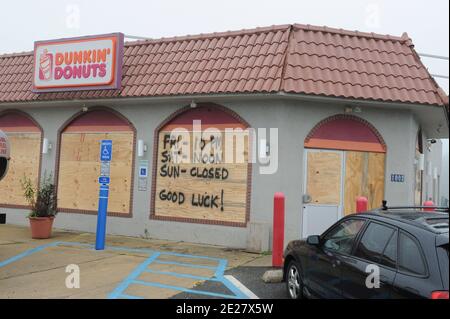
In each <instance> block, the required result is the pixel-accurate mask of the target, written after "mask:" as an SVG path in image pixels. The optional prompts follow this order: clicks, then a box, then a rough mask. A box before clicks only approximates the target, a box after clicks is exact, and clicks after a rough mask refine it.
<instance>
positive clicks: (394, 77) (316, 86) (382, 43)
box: [0, 24, 448, 105]
mask: <svg viewBox="0 0 450 319" xmlns="http://www.w3.org/2000/svg"><path fill="white" fill-rule="evenodd" d="M32 60H33V58H32V52H29V53H20V54H10V55H0V103H1V102H25V101H42V100H67V99H97V98H98V99H101V98H114V97H144V96H172V95H196V94H227V93H271V92H286V93H301V94H312V95H321V96H332V97H344V98H351V99H364V100H378V101H388V102H406V103H419V104H429V105H448V97H447V96H446V95H445V93H444V92H443V91H442V89H440V88H439V86H438V85H437V84H436V82H435V81H434V80H433V79H432V77H431V76H430V74H429V73H428V71H427V69H426V68H425V67H424V66H423V64H422V63H421V61H420V59H419V57H418V55H417V54H416V52H415V51H414V48H413V45H412V42H411V40H410V39H409V37H408V36H407V35H406V34H404V35H403V36H402V37H393V36H383V35H376V34H373V33H362V32H357V31H345V30H340V29H331V28H327V27H313V26H309V25H298V24H295V25H281V26H272V27H266V28H256V29H251V30H241V31H233V32H223V33H212V34H201V35H197V36H186V37H175V38H167V39H164V38H163V39H158V40H146V41H135V42H127V43H126V44H125V52H124V61H123V72H122V73H123V75H122V89H121V90H104V91H99V90H91V91H74V92H58V93H41V94H36V93H32V92H31V77H32V63H33V61H32Z"/></svg>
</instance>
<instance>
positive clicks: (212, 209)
mask: <svg viewBox="0 0 450 319" xmlns="http://www.w3.org/2000/svg"><path fill="white" fill-rule="evenodd" d="M241 134H242V135H239V134H238V135H239V136H240V137H241V141H242V144H240V145H241V146H242V147H240V146H239V147H237V145H239V143H232V144H226V143H225V140H224V137H225V134H224V133H223V132H222V133H221V134H220V136H218V137H216V139H215V141H216V143H214V142H211V139H210V138H209V137H207V136H206V135H205V136H204V137H203V141H204V144H205V145H213V147H211V148H210V149H209V151H208V152H206V148H204V149H203V151H205V153H206V154H210V156H211V158H213V159H214V161H211V162H207V163H202V162H201V161H199V159H200V158H201V157H202V156H201V155H200V156H199V153H198V152H195V149H196V147H195V146H196V145H198V144H197V143H198V138H194V136H196V134H194V133H193V132H188V134H187V135H185V136H184V139H183V138H182V139H181V140H178V144H176V145H171V144H170V143H167V138H168V136H170V132H169V131H162V132H160V133H159V137H158V138H159V141H158V153H157V173H156V189H155V194H154V196H155V207H154V209H155V212H154V213H155V215H156V216H162V217H176V218H186V219H200V220H214V221H219V222H235V223H245V222H246V205H247V172H248V139H247V138H246V137H245V133H241ZM197 137H198V136H197ZM213 140H214V139H213ZM182 145H184V147H183V146H182ZM227 147H228V149H231V148H233V149H231V151H232V152H233V154H234V155H235V156H231V158H234V160H230V161H226V160H225V159H226V157H225V153H226V151H227ZM174 148H175V150H178V152H176V151H175V152H171V150H173V149H174ZM236 149H238V150H239V151H236ZM168 154H172V156H171V157H170V158H168V157H167V156H168ZM196 154H197V155H196ZM237 154H239V155H240V156H238V155H237ZM176 156H178V157H176ZM238 157H239V158H241V160H239V161H237V160H236V158H238ZM177 158H178V161H177ZM229 158H230V157H229ZM174 196H175V197H174ZM202 203H203V204H202Z"/></svg>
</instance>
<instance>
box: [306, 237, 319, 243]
mask: <svg viewBox="0 0 450 319" xmlns="http://www.w3.org/2000/svg"><path fill="white" fill-rule="evenodd" d="M306 243H307V244H308V245H311V246H318V245H319V244H320V236H319V235H312V236H308V238H306Z"/></svg>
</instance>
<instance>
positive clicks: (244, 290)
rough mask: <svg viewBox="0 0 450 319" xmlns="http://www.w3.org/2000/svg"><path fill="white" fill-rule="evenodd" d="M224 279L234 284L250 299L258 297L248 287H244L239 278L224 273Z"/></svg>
mask: <svg viewBox="0 0 450 319" xmlns="http://www.w3.org/2000/svg"><path fill="white" fill-rule="evenodd" d="M224 277H225V278H226V279H228V280H229V281H230V282H231V283H232V284H233V285H235V286H236V287H237V288H238V289H239V290H240V291H242V293H243V294H245V295H247V296H248V297H249V298H250V299H259V297H258V296H257V295H255V294H254V293H253V292H252V291H251V290H250V289H248V288H247V287H245V286H244V285H243V284H242V283H241V282H240V281H239V280H237V279H236V278H234V277H233V276H231V275H225V276H224Z"/></svg>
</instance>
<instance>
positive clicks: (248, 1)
mask: <svg viewBox="0 0 450 319" xmlns="http://www.w3.org/2000/svg"><path fill="white" fill-rule="evenodd" d="M289 23H302V24H313V25H327V26H330V27H337V28H344V29H350V30H360V31H368V32H376V33H382V34H392V35H398V36H399V35H401V34H402V33H403V32H408V34H409V36H410V37H411V38H412V39H413V41H414V43H415V45H416V49H417V51H419V52H425V53H432V54H438V55H444V56H449V40H448V39H449V1H448V0H426V1H425V0H341V1H338V0H311V1H304V0H223V1H217V0H216V1H215V0H125V1H124V0H120V1H119V0H95V1H94V0H59V1H56V0H53V1H51V0H39V1H34V0H28V1H26V0H14V1H4V3H2V5H1V9H0V39H1V42H0V54H1V53H11V52H21V51H31V50H32V48H33V42H34V41H36V40H48V39H54V38H61V37H72V36H81V35H90V34H101V33H111V32H123V33H125V34H126V35H135V36H145V37H150V38H160V37H171V36H176V35H186V34H198V33H208V32H216V31H226V30H238V29H242V28H253V27H257V26H268V25H273V24H289ZM423 61H424V63H425V64H426V66H427V67H429V69H430V71H431V73H437V74H442V75H448V73H449V72H448V71H449V64H448V61H439V60H434V59H429V58H423ZM438 82H439V84H440V85H441V86H442V87H443V88H444V90H446V91H447V93H448V90H449V89H448V87H449V81H448V80H438Z"/></svg>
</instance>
